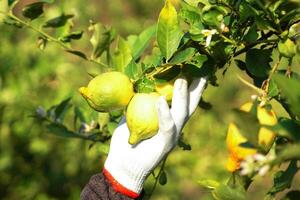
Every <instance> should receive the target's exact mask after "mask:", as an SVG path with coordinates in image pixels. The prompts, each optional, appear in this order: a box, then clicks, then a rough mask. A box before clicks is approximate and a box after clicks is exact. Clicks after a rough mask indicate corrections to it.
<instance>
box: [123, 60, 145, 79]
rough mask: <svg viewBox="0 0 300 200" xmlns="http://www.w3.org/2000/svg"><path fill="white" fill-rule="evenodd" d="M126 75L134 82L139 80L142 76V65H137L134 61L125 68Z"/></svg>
mask: <svg viewBox="0 0 300 200" xmlns="http://www.w3.org/2000/svg"><path fill="white" fill-rule="evenodd" d="M124 73H125V74H126V75H127V76H128V77H129V78H130V79H132V80H137V79H138V78H139V77H141V75H142V69H141V67H140V65H138V64H136V63H135V62H134V61H133V60H132V61H131V62H130V63H129V64H128V65H127V66H126V67H125V70H124Z"/></svg>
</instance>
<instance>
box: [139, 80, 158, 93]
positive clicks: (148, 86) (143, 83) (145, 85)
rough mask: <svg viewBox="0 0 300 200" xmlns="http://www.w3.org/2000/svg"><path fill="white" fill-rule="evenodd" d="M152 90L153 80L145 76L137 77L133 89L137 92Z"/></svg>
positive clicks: (153, 86)
mask: <svg viewBox="0 0 300 200" xmlns="http://www.w3.org/2000/svg"><path fill="white" fill-rule="evenodd" d="M154 90H155V82H154V81H152V80H150V79H147V78H146V77H143V78H141V79H139V80H138V81H137V82H136V84H135V91H137V92H138V93H142V92H145V93H150V92H154Z"/></svg>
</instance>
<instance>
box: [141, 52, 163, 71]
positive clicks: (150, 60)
mask: <svg viewBox="0 0 300 200" xmlns="http://www.w3.org/2000/svg"><path fill="white" fill-rule="evenodd" d="M143 64H145V66H146V68H145V69H144V70H146V69H147V68H150V67H157V66H159V65H161V64H162V55H161V52H160V50H159V48H157V47H154V48H153V49H152V53H151V55H147V56H145V58H144V59H143Z"/></svg>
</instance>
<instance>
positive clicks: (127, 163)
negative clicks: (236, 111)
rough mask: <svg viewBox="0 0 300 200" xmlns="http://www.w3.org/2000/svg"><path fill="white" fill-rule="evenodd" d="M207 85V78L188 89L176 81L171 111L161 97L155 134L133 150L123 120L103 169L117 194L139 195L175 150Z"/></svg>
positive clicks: (183, 82)
mask: <svg viewBox="0 0 300 200" xmlns="http://www.w3.org/2000/svg"><path fill="white" fill-rule="evenodd" d="M206 82H207V77H205V78H198V79H196V80H194V81H193V82H192V84H191V85H190V87H189V88H188V83H187V81H186V80H185V79H182V78H179V79H177V80H176V81H175V84H174V91H173V99H172V106H171V109H169V106H168V104H167V102H166V100H165V99H164V98H163V97H161V98H160V99H159V101H158V103H157V108H158V118H159V131H158V133H157V134H156V135H155V136H153V137H152V138H150V139H147V140H143V141H141V142H140V143H138V144H137V145H135V146H132V145H130V144H129V143H128V138H129V134H130V133H129V130H128V127H127V124H126V121H125V119H123V120H122V122H121V123H120V125H119V126H118V127H117V128H116V130H115V132H114V134H113V136H112V139H111V144H110V150H109V154H108V157H107V159H106V161H105V165H104V169H103V172H104V174H105V175H106V177H108V179H109V180H110V182H111V183H112V185H113V187H114V189H115V190H117V192H121V193H123V194H125V195H127V196H130V197H132V198H136V197H137V196H138V195H139V194H140V192H141V190H142V188H143V184H144V181H145V180H146V178H147V176H148V175H149V174H150V173H151V171H152V170H153V169H154V168H155V167H156V166H157V165H158V164H159V162H160V161H161V160H162V159H163V158H164V157H165V156H166V155H167V154H168V153H169V152H170V151H171V150H172V149H173V148H174V147H175V146H176V144H177V142H178V139H179V136H180V133H181V130H182V128H183V126H184V124H185V122H186V121H187V120H188V118H189V117H190V116H191V114H192V113H193V112H194V111H195V109H196V107H197V105H198V103H199V100H200V98H201V95H202V93H203V91H204V89H205V86H206ZM140 117H143V116H140ZM124 190H125V192H124Z"/></svg>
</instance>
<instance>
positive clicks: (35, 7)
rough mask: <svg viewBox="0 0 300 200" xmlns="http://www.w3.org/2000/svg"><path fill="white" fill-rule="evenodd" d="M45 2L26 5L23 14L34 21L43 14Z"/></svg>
mask: <svg viewBox="0 0 300 200" xmlns="http://www.w3.org/2000/svg"><path fill="white" fill-rule="evenodd" d="M43 6H44V2H35V3H32V4H29V5H26V6H25V7H24V8H23V9H22V14H23V16H24V17H27V18H29V19H30V20H34V19H36V18H38V17H39V16H40V15H42V14H43V12H44V11H43Z"/></svg>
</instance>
